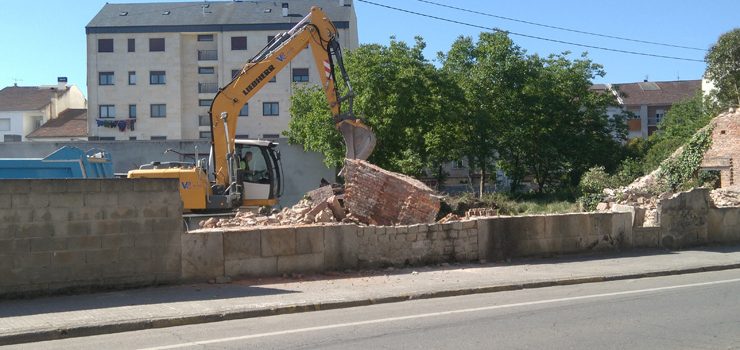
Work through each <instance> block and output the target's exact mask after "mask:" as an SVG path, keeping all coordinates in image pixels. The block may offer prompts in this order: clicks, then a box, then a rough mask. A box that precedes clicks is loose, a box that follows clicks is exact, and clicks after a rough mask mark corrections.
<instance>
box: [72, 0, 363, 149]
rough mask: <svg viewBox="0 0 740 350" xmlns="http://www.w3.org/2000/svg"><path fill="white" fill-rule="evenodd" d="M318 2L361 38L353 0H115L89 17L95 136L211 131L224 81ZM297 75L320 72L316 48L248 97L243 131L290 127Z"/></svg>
mask: <svg viewBox="0 0 740 350" xmlns="http://www.w3.org/2000/svg"><path fill="white" fill-rule="evenodd" d="M312 6H319V7H321V8H322V9H323V10H324V11H325V12H326V13H327V15H328V16H329V17H330V19H331V20H332V21H333V22H334V24H335V25H336V27H337V29H338V30H339V40H340V45H341V46H342V47H343V48H344V49H345V50H351V49H353V48H356V47H357V46H358V45H359V41H358V35H357V20H356V15H355V10H354V7H353V6H352V3H351V1H350V0H310V1H308V0H288V1H282V2H281V1H206V2H202V1H201V2H172V3H139V4H106V5H105V6H103V8H102V9H101V10H100V12H99V13H98V14H97V15H96V16H95V17H94V18H93V19H92V20H91V21H90V23H89V24H88V25H87V27H86V33H87V86H88V100H89V111H88V129H89V135H90V139H92V140H164V139H167V140H173V139H175V140H180V139H185V140H188V139H199V138H203V139H205V138H210V121H209V117H208V108H209V106H210V103H211V100H212V99H213V97H214V96H215V94H216V91H217V90H218V88H219V87H221V86H224V85H226V84H227V83H228V82H229V81H231V78H232V76H233V74H235V72H237V71H238V70H240V69H241V68H242V67H243V66H244V64H245V63H246V62H247V61H248V60H249V59H250V58H251V57H253V56H254V55H255V54H257V53H258V52H259V51H260V50H261V49H262V48H263V47H264V46H265V45H267V42H268V40H269V39H270V38H271V37H272V36H274V35H276V33H279V32H283V31H286V30H289V29H290V28H292V27H293V26H294V25H295V24H296V23H297V22H298V21H300V20H301V19H302V18H303V17H304V16H305V15H306V14H308V13H309V10H310V8H311V7H312ZM294 82H295V83H297V84H312V83H318V82H319V78H318V72H317V70H316V67H315V66H314V63H313V59H312V57H311V53H310V50H305V51H304V52H303V53H301V54H300V55H298V56H297V57H296V58H295V59H294V60H293V61H292V62H291V63H290V64H289V65H288V66H287V67H286V68H285V69H283V70H282V71H281V72H279V73H278V75H277V77H276V79H274V81H272V82H271V83H270V84H267V85H266V86H265V87H264V88H263V89H262V90H261V91H260V92H259V93H257V94H256V95H255V96H254V97H253V98H252V99H251V100H250V101H249V103H248V104H247V106H246V107H245V108H244V109H243V110H242V113H240V117H239V123H238V128H237V135H239V136H240V137H242V138H267V139H272V138H278V137H281V136H282V133H283V132H284V131H285V130H287V129H288V122H289V120H290V112H289V109H290V95H291V90H292V89H293V84H294Z"/></svg>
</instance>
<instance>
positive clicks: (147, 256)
mask: <svg viewBox="0 0 740 350" xmlns="http://www.w3.org/2000/svg"><path fill="white" fill-rule="evenodd" d="M151 259H152V249H151V247H145V248H141V247H121V248H118V258H117V261H119V262H121V263H125V264H131V263H133V262H136V261H141V260H147V261H148V260H151Z"/></svg>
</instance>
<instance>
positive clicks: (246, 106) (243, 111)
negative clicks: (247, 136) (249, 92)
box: [239, 103, 249, 117]
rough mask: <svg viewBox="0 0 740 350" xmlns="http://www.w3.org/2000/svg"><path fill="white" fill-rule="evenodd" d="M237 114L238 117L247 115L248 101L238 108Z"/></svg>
mask: <svg viewBox="0 0 740 350" xmlns="http://www.w3.org/2000/svg"><path fill="white" fill-rule="evenodd" d="M239 116H240V117H247V116H249V103H245V104H244V107H242V109H240V110H239Z"/></svg>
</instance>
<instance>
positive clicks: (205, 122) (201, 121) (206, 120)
mask: <svg viewBox="0 0 740 350" xmlns="http://www.w3.org/2000/svg"><path fill="white" fill-rule="evenodd" d="M210 125H211V118H210V117H209V116H207V115H199V116H198V126H210Z"/></svg>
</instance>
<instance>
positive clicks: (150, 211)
mask: <svg viewBox="0 0 740 350" xmlns="http://www.w3.org/2000/svg"><path fill="white" fill-rule="evenodd" d="M141 213H142V215H143V216H144V217H145V218H166V217H167V216H168V207H167V206H164V205H160V206H148V207H146V208H143V209H142V210H141Z"/></svg>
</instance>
